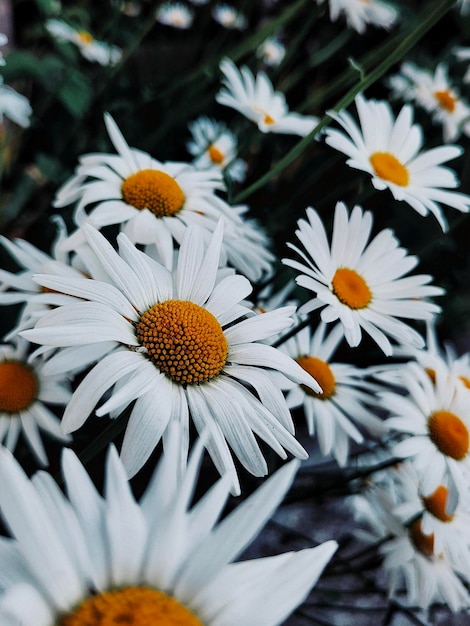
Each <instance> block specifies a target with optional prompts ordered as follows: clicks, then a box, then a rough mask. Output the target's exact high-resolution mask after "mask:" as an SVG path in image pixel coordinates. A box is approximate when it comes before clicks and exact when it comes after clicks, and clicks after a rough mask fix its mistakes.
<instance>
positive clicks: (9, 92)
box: [0, 76, 33, 128]
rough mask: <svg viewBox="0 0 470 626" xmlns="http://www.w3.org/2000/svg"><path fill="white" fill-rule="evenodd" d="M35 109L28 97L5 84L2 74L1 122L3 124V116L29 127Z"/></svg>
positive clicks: (0, 81)
mask: <svg viewBox="0 0 470 626" xmlns="http://www.w3.org/2000/svg"><path fill="white" fill-rule="evenodd" d="M32 114H33V110H32V108H31V105H30V104H29V100H28V98H26V96H23V95H21V94H20V93H18V92H17V91H15V90H14V89H13V88H12V87H9V86H8V85H4V84H3V76H0V123H2V124H3V116H5V117H7V118H8V119H9V120H11V121H12V122H14V123H15V124H18V126H21V127H22V128H27V127H28V126H29V125H30V123H31V119H30V118H31V115H32Z"/></svg>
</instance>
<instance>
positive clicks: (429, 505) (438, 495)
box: [422, 485, 454, 522]
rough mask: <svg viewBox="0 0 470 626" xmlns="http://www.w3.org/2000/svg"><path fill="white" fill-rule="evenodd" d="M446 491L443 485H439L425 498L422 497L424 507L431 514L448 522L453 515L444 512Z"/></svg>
mask: <svg viewBox="0 0 470 626" xmlns="http://www.w3.org/2000/svg"><path fill="white" fill-rule="evenodd" d="M447 496H448V491H447V488H446V487H444V485H439V487H438V488H437V489H436V490H435V491H434V492H433V493H432V494H431V495H430V496H427V497H426V498H423V499H422V500H423V504H424V507H425V509H426V510H427V511H429V513H431V515H434V517H437V519H439V520H441V522H450V521H452V519H453V517H454V516H453V515H449V514H448V513H446V504H447Z"/></svg>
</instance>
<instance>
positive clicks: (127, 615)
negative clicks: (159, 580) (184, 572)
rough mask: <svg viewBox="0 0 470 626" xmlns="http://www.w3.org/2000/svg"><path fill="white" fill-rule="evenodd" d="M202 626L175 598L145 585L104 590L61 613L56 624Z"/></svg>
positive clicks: (76, 625) (64, 625)
mask: <svg viewBox="0 0 470 626" xmlns="http://www.w3.org/2000/svg"><path fill="white" fill-rule="evenodd" d="M151 625H152V626H154V625H155V626H157V625H158V626H203V624H202V622H201V621H200V620H199V619H198V618H197V617H196V616H195V615H194V613H192V612H191V611H190V610H189V609H187V608H186V607H185V606H184V605H183V604H180V602H178V600H176V599H175V598H173V597H171V596H168V595H167V594H166V593H163V592H162V591H158V590H157V589H149V588H148V587H125V588H123V589H115V590H112V591H105V592H103V593H100V594H97V595H95V596H90V597H89V598H87V599H86V600H84V601H83V602H82V603H81V604H80V605H79V606H78V607H77V608H76V609H75V610H74V611H72V612H70V613H67V615H63V616H62V617H61V618H60V619H59V622H58V624H57V626H151Z"/></svg>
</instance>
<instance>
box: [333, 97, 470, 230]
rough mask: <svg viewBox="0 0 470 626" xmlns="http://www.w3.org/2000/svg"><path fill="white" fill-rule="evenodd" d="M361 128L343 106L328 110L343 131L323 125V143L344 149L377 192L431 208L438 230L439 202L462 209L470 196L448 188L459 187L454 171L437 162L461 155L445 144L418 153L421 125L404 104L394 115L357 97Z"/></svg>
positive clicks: (419, 207)
mask: <svg viewBox="0 0 470 626" xmlns="http://www.w3.org/2000/svg"><path fill="white" fill-rule="evenodd" d="M355 102H356V107H357V112H358V115H359V122H360V128H359V127H358V125H357V124H356V122H355V121H354V120H353V118H352V117H351V115H350V114H349V113H348V112H347V111H342V112H341V113H338V114H337V113H334V112H330V113H329V115H331V117H333V119H335V120H336V121H337V122H338V123H339V124H340V125H341V126H342V127H343V128H344V130H345V131H346V133H347V135H349V137H347V136H346V135H345V134H344V133H343V132H341V131H339V130H336V129H333V128H328V129H326V131H325V132H326V139H325V141H326V143H327V144H329V145H330V146H332V147H333V148H335V149H336V150H339V151H340V152H344V154H346V155H347V156H348V157H349V159H348V160H347V164H348V165H350V166H351V167H353V168H355V169H359V170H362V171H364V172H368V173H369V174H370V175H371V176H372V184H373V185H374V187H375V188H376V189H379V190H380V191H382V190H384V189H390V191H391V192H392V194H393V197H394V198H395V199H396V200H404V201H405V202H407V203H408V204H409V205H410V206H412V207H413V209H415V210H416V211H417V212H418V213H419V214H420V215H427V214H428V212H429V211H430V212H431V213H433V215H434V216H435V217H436V219H437V220H438V222H439V224H440V225H441V227H442V229H443V230H445V229H446V221H445V218H444V216H443V214H442V209H441V204H445V205H448V206H451V207H453V208H454V209H457V210H459V211H462V212H465V213H466V212H467V211H468V210H469V206H470V197H469V196H468V195H465V194H463V193H458V192H455V191H447V189H451V188H454V187H457V186H458V181H457V178H456V176H455V173H454V172H453V171H452V170H451V169H449V168H447V167H443V166H442V165H441V164H442V163H444V162H445V161H449V160H450V159H455V158H456V157H458V156H459V155H460V154H462V151H463V150H462V148H461V147H460V146H454V145H446V146H440V147H437V148H433V149H432V150H428V151H425V152H421V153H420V148H421V144H422V130H421V127H420V126H418V125H417V124H413V121H412V120H413V109H412V107H411V105H409V104H406V105H405V106H404V107H403V108H402V110H401V111H400V113H399V114H398V117H397V119H396V120H394V117H393V113H392V109H391V107H390V105H389V103H388V102H385V101H378V100H366V99H365V98H364V97H363V96H362V95H359V96H357V97H356V101H355Z"/></svg>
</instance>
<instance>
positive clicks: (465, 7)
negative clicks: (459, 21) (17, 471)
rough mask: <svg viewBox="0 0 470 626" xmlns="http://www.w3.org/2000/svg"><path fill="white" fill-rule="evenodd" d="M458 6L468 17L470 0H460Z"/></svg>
mask: <svg viewBox="0 0 470 626" xmlns="http://www.w3.org/2000/svg"><path fill="white" fill-rule="evenodd" d="M457 6H458V7H460V13H461V14H462V15H468V14H469V13H470V0H458V2H457Z"/></svg>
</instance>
